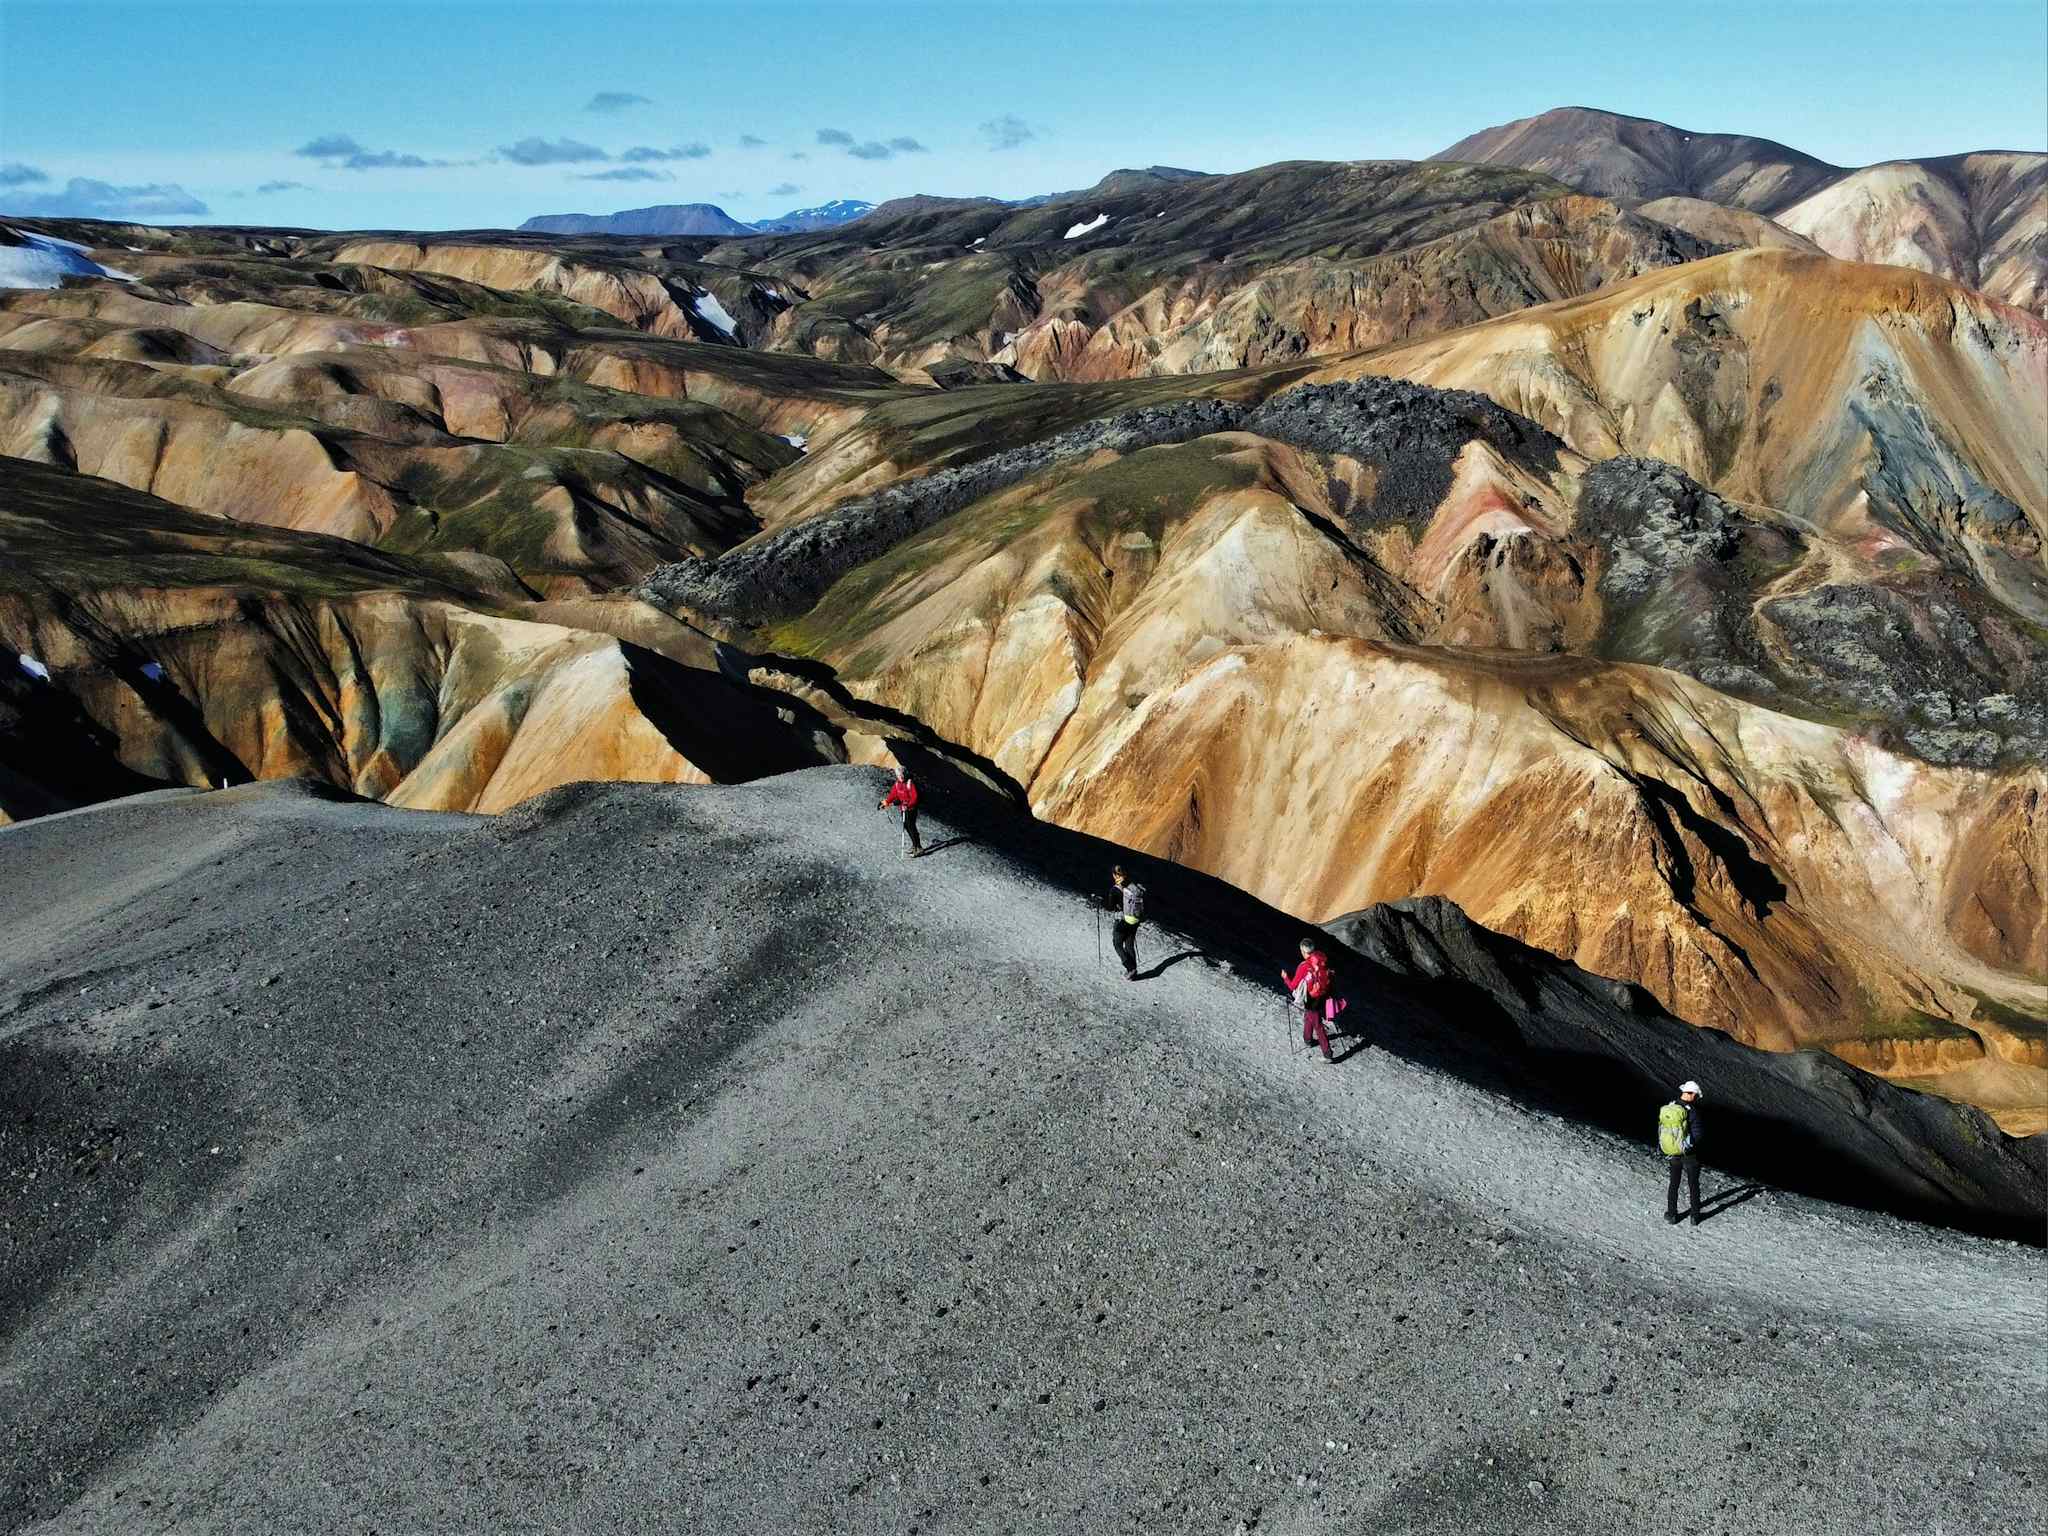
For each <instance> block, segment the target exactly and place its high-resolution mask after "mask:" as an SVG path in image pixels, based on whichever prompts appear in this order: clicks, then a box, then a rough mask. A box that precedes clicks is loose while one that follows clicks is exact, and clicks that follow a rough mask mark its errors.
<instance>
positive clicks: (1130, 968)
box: [1109, 913, 1138, 976]
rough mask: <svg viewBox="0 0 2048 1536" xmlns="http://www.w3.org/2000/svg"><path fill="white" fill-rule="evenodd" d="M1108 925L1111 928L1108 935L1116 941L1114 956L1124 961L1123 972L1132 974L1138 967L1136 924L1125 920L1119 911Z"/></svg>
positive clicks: (1128, 974) (1127, 974)
mask: <svg viewBox="0 0 2048 1536" xmlns="http://www.w3.org/2000/svg"><path fill="white" fill-rule="evenodd" d="M1109 926H1110V928H1111V930H1112V932H1111V935H1110V936H1111V938H1113V939H1114V940H1115V942H1116V957H1117V959H1119V960H1121V961H1123V963H1124V974H1125V975H1126V976H1130V975H1134V974H1135V973H1136V972H1137V969H1138V925H1137V924H1136V923H1127V922H1125V921H1124V919H1123V914H1121V913H1119V914H1117V919H1116V921H1115V922H1113V923H1111V924H1110V925H1109Z"/></svg>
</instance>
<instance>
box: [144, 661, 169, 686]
mask: <svg viewBox="0 0 2048 1536" xmlns="http://www.w3.org/2000/svg"><path fill="white" fill-rule="evenodd" d="M142 675H143V676H144V677H146V678H148V679H149V680H150V681H151V682H152V683H160V682H162V681H163V680H164V669H163V668H162V667H161V666H160V665H158V664H157V663H156V662H153V661H145V662H144V663H143V664H142Z"/></svg>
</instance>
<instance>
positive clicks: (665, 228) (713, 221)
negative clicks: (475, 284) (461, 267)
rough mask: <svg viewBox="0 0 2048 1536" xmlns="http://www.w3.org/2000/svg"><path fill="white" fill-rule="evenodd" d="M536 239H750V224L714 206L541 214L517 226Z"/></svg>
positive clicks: (661, 205) (670, 205) (660, 205)
mask: <svg viewBox="0 0 2048 1536" xmlns="http://www.w3.org/2000/svg"><path fill="white" fill-rule="evenodd" d="M519 228H520V231H521V233H524V234H537V235H751V234H755V233H758V231H756V230H755V228H754V226H753V225H751V224H742V223H741V222H740V221H739V220H738V219H736V218H734V217H733V216H732V215H731V214H729V213H727V212H726V211H725V210H724V209H723V208H720V207H719V206H718V205H717V204H716V203H657V204H655V205H654V206H653V207H650V208H622V209H620V210H619V211H618V212H617V213H542V214H536V215H535V216H534V217H533V218H530V219H528V220H527V221H526V222H525V223H524V224H522V225H520V226H519Z"/></svg>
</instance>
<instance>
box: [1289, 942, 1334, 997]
mask: <svg viewBox="0 0 2048 1536" xmlns="http://www.w3.org/2000/svg"><path fill="white" fill-rule="evenodd" d="M1303 982H1307V983H1308V995H1309V996H1310V997H1324V996H1327V995H1328V994H1329V991H1330V957H1329V956H1328V955H1326V954H1324V953H1323V952H1322V951H1321V950H1320V949H1312V950H1310V951H1309V952H1308V955H1307V957H1306V958H1305V959H1303V961H1302V962H1301V964H1300V965H1298V966H1296V967H1295V968H1294V974H1293V975H1292V976H1290V977H1288V978H1287V990H1288V991H1290V992H1296V991H1299V990H1300V989H1301V984H1302V983H1303Z"/></svg>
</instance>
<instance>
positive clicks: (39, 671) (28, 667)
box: [19, 656, 50, 683]
mask: <svg viewBox="0 0 2048 1536" xmlns="http://www.w3.org/2000/svg"><path fill="white" fill-rule="evenodd" d="M19 659H20V661H21V670H22V671H24V672H26V673H27V674H28V675H29V676H30V677H39V678H41V679H42V680H43V681H44V682H46V683H47V682H48V681H49V680H50V669H49V668H48V667H46V666H44V665H43V664H42V663H41V662H40V661H37V660H36V659H35V657H33V656H23V657H21V658H19Z"/></svg>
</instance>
